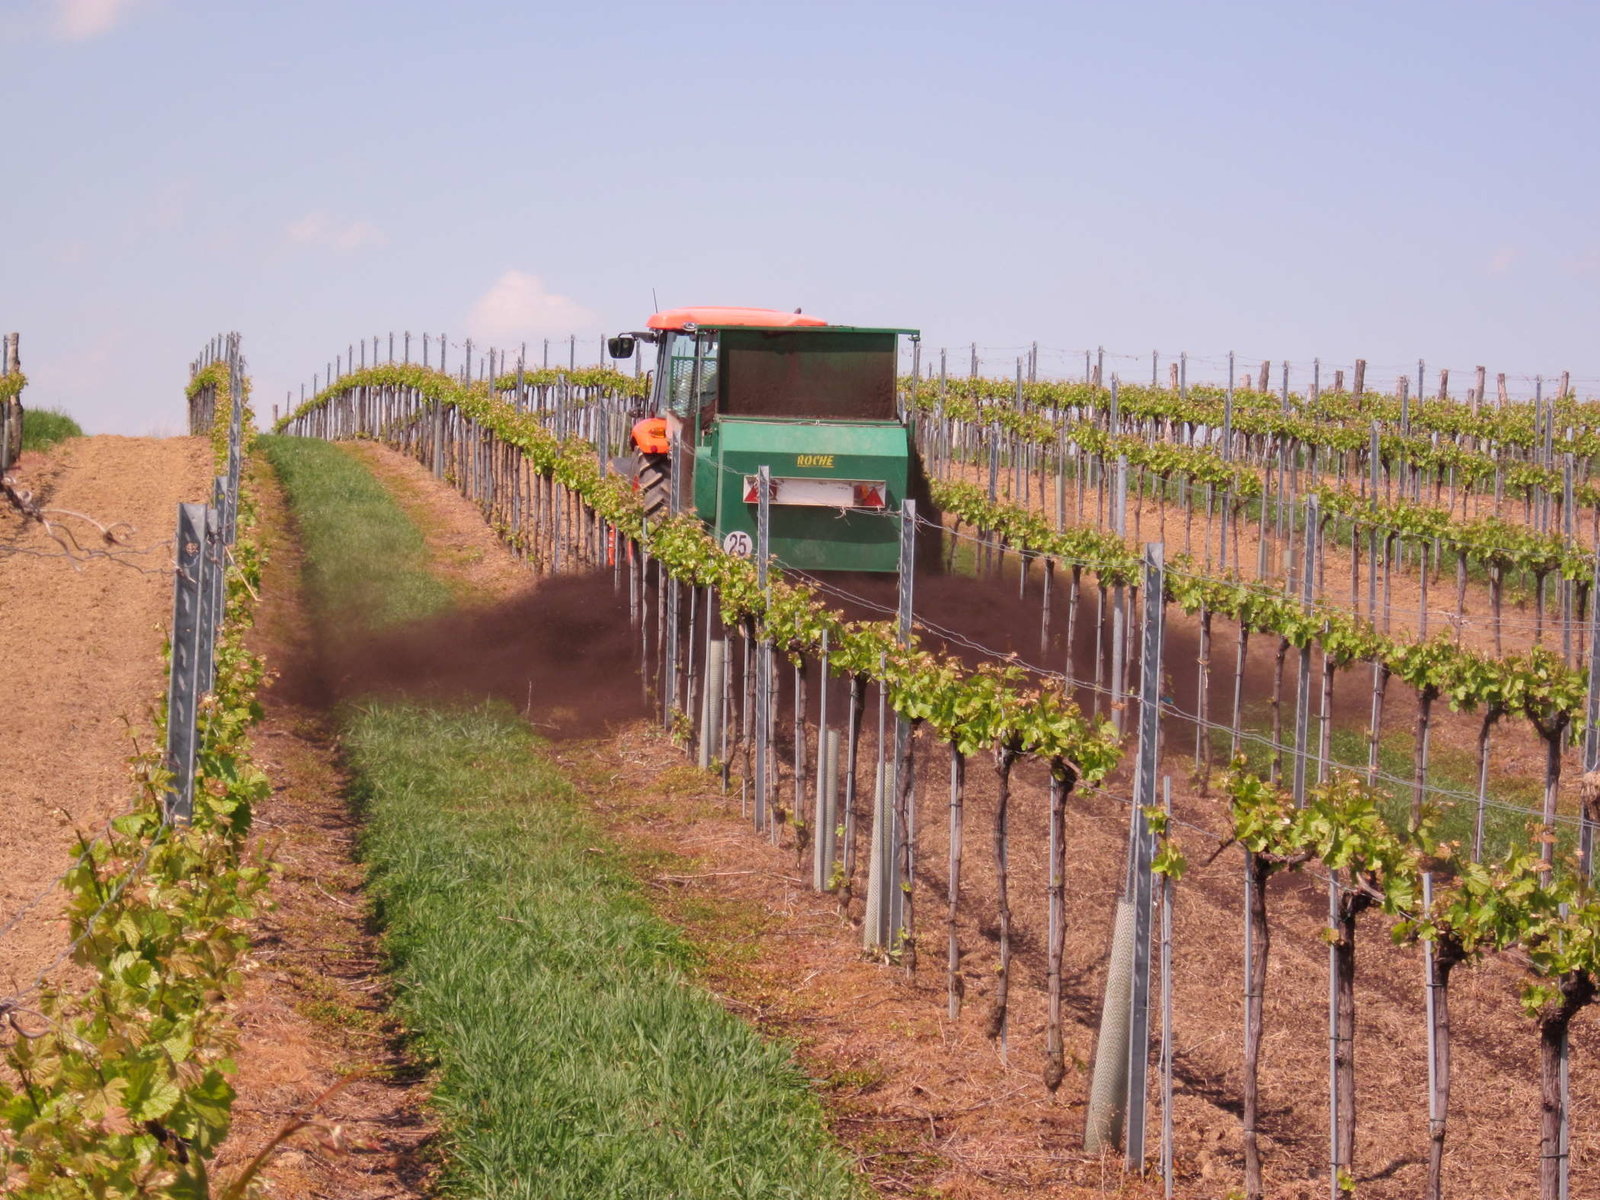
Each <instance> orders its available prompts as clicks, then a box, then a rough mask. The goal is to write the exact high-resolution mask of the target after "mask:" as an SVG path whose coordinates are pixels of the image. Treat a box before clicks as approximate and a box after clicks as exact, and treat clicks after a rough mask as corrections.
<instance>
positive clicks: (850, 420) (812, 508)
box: [607, 308, 932, 571]
mask: <svg viewBox="0 0 1600 1200" xmlns="http://www.w3.org/2000/svg"><path fill="white" fill-rule="evenodd" d="M647 325H648V327H647V328H646V329H645V330H644V331H641V332H638V333H634V334H623V335H621V336H619V337H614V338H611V339H610V340H609V342H608V347H607V348H608V351H609V353H610V354H611V355H612V357H614V358H628V357H631V356H632V355H633V354H634V353H635V352H636V350H637V345H636V343H637V342H641V341H642V342H646V343H652V344H654V345H655V346H656V369H655V371H654V373H653V377H652V382H651V388H650V397H649V405H648V410H647V411H648V415H646V416H645V417H644V418H643V419H641V420H639V421H637V422H636V423H635V424H634V426H633V433H632V440H633V446H634V451H635V453H634V459H633V471H634V483H635V486H636V487H637V489H638V491H639V493H640V499H641V500H642V502H643V504H644V508H645V513H646V516H647V517H651V518H654V517H659V516H664V515H666V514H669V513H678V512H692V513H694V514H695V515H697V516H698V517H699V518H700V520H702V521H704V522H705V524H706V525H707V527H708V528H709V529H710V531H711V533H712V535H713V536H714V537H715V538H716V539H717V541H718V542H720V543H721V545H722V547H723V548H724V549H725V550H727V551H729V552H730V553H734V554H739V555H744V556H748V555H750V554H751V553H753V552H754V549H755V544H756V537H757V522H758V510H759V505H760V500H761V490H760V488H761V485H760V477H761V468H762V467H766V468H767V470H768V483H767V502H768V539H769V547H770V551H771V555H772V557H773V558H774V559H775V560H776V561H777V562H778V563H779V564H780V565H782V566H786V567H790V568H793V569H797V570H801V571H893V570H895V569H896V568H897V566H898V563H899V549H900V515H901V503H902V501H904V500H905V499H907V498H908V497H910V498H912V499H916V500H918V501H919V507H920V504H921V502H922V501H923V499H924V495H925V493H926V486H925V484H924V483H923V480H922V474H921V470H920V467H919V464H918V463H917V461H916V454H915V451H914V450H913V447H912V444H911V438H910V435H909V432H908V430H907V427H906V423H905V421H904V420H903V419H902V417H901V414H900V410H899V403H898V400H897V396H896V372H897V368H898V363H899V339H900V338H901V337H902V336H908V337H910V338H912V339H913V341H915V340H916V339H917V338H918V337H919V335H918V333H917V331H916V330H913V329H866V328H859V327H856V326H849V325H829V324H828V323H827V322H825V321H821V320H819V319H817V318H816V317H813V316H809V315H805V314H802V313H800V312H798V311H796V312H792V313H791V312H779V311H777V310H774V309H765V308H676V309H671V310H669V311H666V312H658V313H656V314H655V315H654V316H652V317H651V318H650V320H649V322H648V323H647ZM926 515H930V516H931V515H932V514H931V513H927V514H926Z"/></svg>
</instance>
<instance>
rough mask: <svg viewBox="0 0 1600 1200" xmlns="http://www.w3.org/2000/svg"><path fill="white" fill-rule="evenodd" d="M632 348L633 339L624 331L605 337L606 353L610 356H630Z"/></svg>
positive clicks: (631, 355)
mask: <svg viewBox="0 0 1600 1200" xmlns="http://www.w3.org/2000/svg"><path fill="white" fill-rule="evenodd" d="M633 348H634V339H633V338H631V337H629V336H628V335H627V334H625V333H623V334H618V335H617V336H616V337H613V338H607V339H606V353H607V354H609V355H611V357H612V358H632V357H633Z"/></svg>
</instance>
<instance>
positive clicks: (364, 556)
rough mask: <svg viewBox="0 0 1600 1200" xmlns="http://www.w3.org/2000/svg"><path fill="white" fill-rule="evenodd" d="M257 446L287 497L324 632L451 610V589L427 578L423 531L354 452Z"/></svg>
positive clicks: (307, 445)
mask: <svg viewBox="0 0 1600 1200" xmlns="http://www.w3.org/2000/svg"><path fill="white" fill-rule="evenodd" d="M258 445H259V447H260V450H261V452H262V453H264V454H265V455H266V457H267V461H268V462H270V463H271V464H272V469H273V470H274V471H276V472H277V474H278V478H279V479H280V480H281V481H282V483H283V487H284V491H285V492H286V493H287V494H288V496H289V502H290V506H291V507H292V509H293V511H294V515H295V520H296V522H297V523H298V525H299V527H300V536H301V541H302V542H303V543H304V545H305V547H306V565H305V578H306V587H307V589H308V590H309V591H310V593H311V600H312V604H313V605H314V607H315V609H316V611H317V615H318V617H319V619H320V620H321V621H322V622H323V623H324V624H325V625H329V626H332V627H333V628H335V629H341V630H342V629H349V628H358V629H359V628H365V629H374V630H376V629H383V628H385V627H387V626H392V625H399V624H402V623H404V622H406V621H414V620H417V619H419V618H422V617H429V616H433V615H434V614H435V613H439V612H443V611H444V610H445V609H447V608H449V607H450V604H451V598H450V589H449V588H448V587H446V586H445V585H444V584H443V583H441V582H440V581H439V580H438V579H436V578H435V577H434V576H433V575H431V574H430V573H429V572H428V567H427V546H426V543H425V541H424V539H423V536H422V533H421V531H420V530H418V529H417V527H416V525H415V524H414V523H413V522H412V521H411V519H410V518H409V517H407V516H406V515H405V513H403V512H401V511H400V509H399V507H398V506H397V505H396V504H395V502H394V500H393V498H392V497H391V496H390V495H389V493H388V492H387V491H385V490H384V487H383V485H382V484H380V483H379V482H378V481H377V480H376V479H374V478H373V477H372V472H371V471H369V470H367V468H366V466H365V465H364V464H363V463H361V462H360V461H359V460H358V459H356V458H355V457H354V456H353V455H351V454H350V453H349V451H347V450H345V449H344V448H342V447H340V446H337V445H334V444H333V443H331V442H324V441H319V440H317V439H314V438H289V437H263V438H261V439H259V442H258Z"/></svg>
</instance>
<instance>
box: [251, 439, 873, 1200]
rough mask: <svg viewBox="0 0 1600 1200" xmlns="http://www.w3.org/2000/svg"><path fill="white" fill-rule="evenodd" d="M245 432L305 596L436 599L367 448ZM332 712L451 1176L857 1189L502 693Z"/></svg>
mask: <svg viewBox="0 0 1600 1200" xmlns="http://www.w3.org/2000/svg"><path fill="white" fill-rule="evenodd" d="M261 444H262V448H263V450H264V452H265V453H266V455H267V457H268V459H269V461H270V462H271V463H272V465H273V467H274V468H275V469H276V470H277V472H278V474H279V477H280V479H281V480H282V481H283V484H284V486H285V490H286V491H287V493H288V496H289V500H290V504H291V506H292V509H293V511H294V513H295V515H296V517H297V520H298V523H299V529H300V535H301V542H302V545H303V547H304V550H305V555H306V574H307V579H308V582H309V585H310V587H311V591H312V598H313V601H314V603H315V605H316V606H317V609H318V611H319V615H321V614H330V615H332V616H333V618H334V619H336V620H343V621H349V622H352V623H353V624H356V625H360V624H366V625H369V626H372V625H378V624H393V623H395V622H396V621H398V620H401V619H404V618H403V617H402V616H401V615H400V614H412V615H416V616H421V615H425V614H427V613H430V612H434V611H438V610H439V609H441V608H443V607H445V606H447V605H448V603H449V593H448V591H447V590H445V589H444V587H443V585H442V584H439V583H438V582H437V581H436V580H433V579H432V577H431V576H430V575H428V573H427V571H426V567H425V562H426V558H425V553H424V547H423V542H422V538H421V535H420V534H419V533H418V532H417V530H416V527H415V526H414V525H413V524H412V523H411V522H410V520H409V519H408V518H407V517H406V516H405V515H404V514H403V513H402V512H401V511H400V510H399V508H398V507H397V506H396V505H395V504H394V502H393V500H392V499H391V498H390V497H389V495H388V493H387V492H386V491H385V490H384V489H383V488H382V487H381V486H380V485H379V484H377V482H376V481H375V480H373V479H372V477H371V475H370V473H369V472H368V471H367V469H366V468H365V466H364V465H363V464H361V463H360V462H359V461H358V460H356V459H355V458H353V457H352V456H351V455H349V454H347V453H345V452H344V451H342V450H340V449H339V448H338V447H336V446H329V445H326V444H324V443H321V442H317V441H312V440H307V439H298V438H263V439H262V442H261ZM323 619H327V618H326V617H323ZM341 721H342V729H343V734H342V742H343V746H344V749H345V753H346V756H347V760H348V763H349V765H350V768H351V772H352V778H353V781H354V784H353V792H354V798H355V802H356V804H357V806H358V809H359V812H360V814H361V816H362V818H363V835H362V840H361V851H362V856H363V858H364V860H365V861H366V863H367V866H368V870H369V894H370V896H371V898H372V900H373V903H374V905H375V912H376V916H377V918H378V920H379V922H380V924H381V926H382V928H383V944H384V948H385V953H386V955H387V956H388V961H389V964H390V967H391V969H392V971H393V973H394V976H395V981H396V987H397V1001H398V1003H399V1005H400V1006H401V1009H402V1013H403V1017H404V1019H405V1021H406V1023H407V1025H408V1026H409V1027H410V1028H411V1029H412V1030H413V1031H414V1034H415V1038H416V1042H417V1045H418V1048H419V1049H420V1050H421V1051H422V1052H423V1053H424V1054H425V1056H426V1057H427V1058H428V1059H429V1060H430V1062H431V1064H432V1065H433V1066H434V1068H435V1069H436V1072H437V1077H438V1085H437V1088H436V1091H435V1094H434V1103H435V1105H436V1107H437V1108H438V1109H439V1110H440V1112H441V1115H442V1116H443V1118H444V1121H445V1124H446V1128H447V1131H448V1144H447V1160H448V1161H447V1166H446V1172H445V1177H444V1180H443V1182H442V1186H443V1188H444V1189H445V1191H446V1192H447V1194H451V1195H459V1196H473V1197H487V1198H493V1200H503V1198H511V1197H530V1198H531V1197H540V1198H541V1200H542V1198H552V1200H562V1198H565V1197H584V1198H585V1200H588V1198H589V1197H594V1196H607V1197H624V1198H632V1197H639V1198H655V1197H661V1198H663V1200H664V1198H666V1197H775V1198H777V1197H794V1198H796V1200H798V1198H800V1197H806V1198H812V1197H817V1198H824V1200H825V1198H829V1197H855V1196H860V1195H862V1194H863V1193H864V1191H865V1188H864V1185H862V1184H861V1183H860V1181H859V1179H858V1177H857V1175H856V1174H855V1171H854V1168H853V1166H852V1163H851V1160H850V1159H849V1157H848V1156H847V1155H845V1154H844V1153H843V1152H842V1151H841V1150H839V1149H838V1148H837V1147H836V1146H835V1145H834V1144H833V1142H832V1140H831V1138H830V1136H829V1135H828V1133H827V1132H826V1127H825V1123H824V1120H823V1114H822V1109H821V1105H820V1103H819V1102H818V1100H817V1099H816V1097H815V1096H814V1095H813V1094H812V1092H811V1091H810V1090H809V1089H808V1088H807V1086H806V1082H805V1080H804V1078H803V1077H802V1076H801V1074H800V1072H799V1071H798V1070H797V1068H796V1067H795V1065H794V1062H793V1059H792V1057H791V1055H790V1054H789V1052H788V1051H787V1049H785V1048H784V1047H782V1046H778V1045H774V1044H771V1043H767V1042H764V1041H763V1040H762V1039H761V1038H760V1037H759V1036H757V1035H756V1034H755V1032H754V1031H753V1030H751V1029H750V1028H749V1027H748V1026H747V1025H745V1024H744V1023H742V1022H741V1021H739V1020H738V1019H736V1018H734V1017H732V1016H731V1015H729V1014H728V1013H727V1012H726V1011H725V1010H724V1009H723V1008H722V1007H721V1006H720V1005H718V1004H717V1003H716V1002H715V1001H714V1000H713V999H712V998H711V997H710V996H708V995H707V994H706V993H705V992H704V991H702V990H701V989H699V988H697V987H696V986H694V985H693V984H692V983H691V981H690V978H689V974H690V969H691V967H692V951H691V949H690V948H689V946H688V944H687V943H686V942H685V940H684V939H683V938H682V937H681V936H680V934H679V933H678V931H677V930H676V929H674V928H673V927H672V926H671V925H669V924H667V923H666V922H664V921H662V920H661V919H660V918H658V917H656V916H655V915H654V914H653V913H652V912H651V910H650V907H649V905H648V903H647V902H646V899H645V897H644V894H643V891H642V889H641V887H640V885H639V884H638V882H637V881H636V880H635V879H633V878H632V877H631V876H630V875H629V873H628V872H627V870H626V869H625V865H624V863H623V861H622V859H621V856H620V853H619V851H618V850H617V849H616V847H615V846H614V845H612V844H611V843H610V842H609V841H608V840H607V839H606V836H605V834H604V833H603V831H602V830H601V829H600V828H599V827H598V825H597V824H596V823H595V822H594V821H593V819H592V818H591V817H589V816H588V815H587V814H586V812H585V811H584V809H583V805H582V802H581V798H580V797H579V796H578V795H577V794H576V793H575V791H574V790H573V789H572V787H571V786H570V784H568V783H567V782H566V781H565V780H564V779H563V778H562V776H561V775H560V774H559V772H558V771H557V770H556V769H555V767H554V766H552V765H551V763H550V762H549V760H548V758H547V757H546V756H545V755H544V754H543V752H542V751H541V749H540V747H539V744H538V742H537V741H536V739H535V738H534V736H533V734H532V733H531V731H529V729H528V728H527V726H526V725H525V724H524V723H523V722H522V721H521V720H520V719H519V718H518V717H517V716H516V714H515V713H514V712H512V711H511V710H510V709H506V708H500V707H482V708H470V707H447V706H439V705H432V704H423V703H415V702H405V701H392V702H391V701H385V702H382V703H376V702H369V703H357V704H353V705H350V706H348V707H347V708H346V709H345V710H344V711H343V712H342V713H341Z"/></svg>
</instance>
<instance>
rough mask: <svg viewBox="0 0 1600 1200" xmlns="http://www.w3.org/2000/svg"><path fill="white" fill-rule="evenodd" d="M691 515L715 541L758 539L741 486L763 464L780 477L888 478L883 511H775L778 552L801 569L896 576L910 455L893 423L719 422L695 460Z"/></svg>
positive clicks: (780, 557) (903, 434)
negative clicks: (706, 527) (694, 512)
mask: <svg viewBox="0 0 1600 1200" xmlns="http://www.w3.org/2000/svg"><path fill="white" fill-rule="evenodd" d="M695 457H696V462H695V488H694V492H695V507H696V509H697V511H698V512H699V514H700V517H701V519H702V520H704V521H705V522H706V524H707V525H709V526H710V527H711V529H712V532H713V533H714V534H715V536H716V537H717V539H718V541H723V540H724V539H726V538H727V536H728V535H729V534H738V533H744V534H747V535H748V536H749V538H750V540H751V542H752V544H753V543H754V541H755V535H756V508H757V506H756V505H755V504H752V503H746V502H745V499H744V481H745V477H746V476H747V475H755V474H756V473H757V472H758V471H759V470H760V468H761V467H762V466H765V467H767V468H768V470H769V471H770V472H771V474H772V475H773V476H774V477H777V478H783V479H797V478H810V479H849V480H882V481H883V482H884V483H885V484H886V485H887V489H888V495H887V502H888V506H887V508H885V509H884V510H883V511H881V512H876V511H870V510H862V509H850V510H840V509H834V508H813V507H793V506H788V505H782V504H775V505H773V506H772V510H771V516H772V529H771V538H772V552H773V554H774V556H775V557H776V558H777V560H778V562H779V563H780V564H781V565H783V566H787V567H793V568H797V569H799V570H804V571H893V570H895V569H896V567H897V566H898V563H899V547H900V518H899V511H900V504H901V502H902V501H903V500H904V499H905V495H906V474H907V466H908V461H909V457H910V448H909V443H908V440H907V435H906V431H905V428H904V427H903V426H902V425H900V424H899V423H898V422H895V421H862V422H848V423H846V422H829V421H761V420H753V419H748V418H745V419H741V418H735V417H725V418H720V419H718V420H717V421H715V422H714V423H713V425H712V428H711V430H710V431H709V432H708V434H707V437H706V439H705V441H704V442H703V443H702V444H701V447H700V450H699V451H698V452H697V454H696V456H695Z"/></svg>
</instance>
